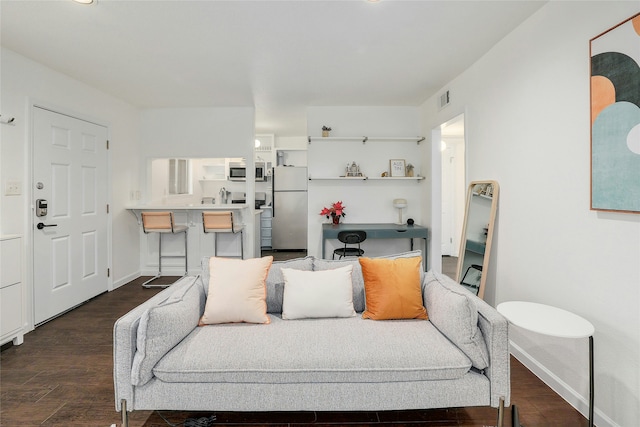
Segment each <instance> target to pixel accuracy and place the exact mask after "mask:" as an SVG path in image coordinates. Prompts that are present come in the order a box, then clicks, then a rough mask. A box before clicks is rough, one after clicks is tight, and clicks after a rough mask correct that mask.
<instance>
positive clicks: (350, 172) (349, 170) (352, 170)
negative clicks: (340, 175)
mask: <svg viewBox="0 0 640 427" xmlns="http://www.w3.org/2000/svg"><path fill="white" fill-rule="evenodd" d="M344 176H346V177H349V176H364V175H363V174H362V172H360V166H358V164H357V163H356V162H355V161H354V162H352V163H351V164H349V163H347V167H346V168H345V169H344Z"/></svg>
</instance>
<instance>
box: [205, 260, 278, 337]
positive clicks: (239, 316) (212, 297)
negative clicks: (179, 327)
mask: <svg viewBox="0 0 640 427" xmlns="http://www.w3.org/2000/svg"><path fill="white" fill-rule="evenodd" d="M272 262H273V257H272V256H267V257H263V258H250V259H233V258H218V257H211V259H210V260H209V271H210V274H211V277H210V278H209V292H208V294H207V304H206V305H205V308H204V314H203V315H202V318H201V319H200V323H201V324H202V325H211V324H215V323H230V322H248V323H269V317H268V316H267V288H266V285H265V281H266V279H267V274H268V273H269V267H271V263H272Z"/></svg>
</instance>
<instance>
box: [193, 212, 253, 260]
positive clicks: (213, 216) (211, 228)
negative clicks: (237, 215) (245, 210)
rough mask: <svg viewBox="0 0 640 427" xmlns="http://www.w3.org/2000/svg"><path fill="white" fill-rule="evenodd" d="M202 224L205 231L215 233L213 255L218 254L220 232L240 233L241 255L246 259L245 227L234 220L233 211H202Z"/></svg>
mask: <svg viewBox="0 0 640 427" xmlns="http://www.w3.org/2000/svg"><path fill="white" fill-rule="evenodd" d="M202 225H203V226H204V232H205V233H215V236H214V238H213V255H214V256H218V233H234V234H235V233H240V257H241V258H242V259H244V234H243V232H244V228H243V226H242V225H237V224H236V223H235V222H234V221H233V212H232V211H209V212H202Z"/></svg>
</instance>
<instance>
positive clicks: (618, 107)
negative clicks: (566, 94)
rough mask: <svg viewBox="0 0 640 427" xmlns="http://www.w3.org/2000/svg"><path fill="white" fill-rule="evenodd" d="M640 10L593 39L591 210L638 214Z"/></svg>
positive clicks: (639, 210)
mask: <svg viewBox="0 0 640 427" xmlns="http://www.w3.org/2000/svg"><path fill="white" fill-rule="evenodd" d="M638 46H640V13H639V14H636V15H635V16H632V17H631V18H629V19H627V20H626V21H623V22H621V23H620V24H618V25H616V26H615V27H613V28H611V29H609V30H607V31H605V32H604V33H602V34H600V35H598V36H596V37H594V38H593V39H591V40H590V42H589V52H590V59H591V209H592V210H602V211H615V212H630V213H640V49H638Z"/></svg>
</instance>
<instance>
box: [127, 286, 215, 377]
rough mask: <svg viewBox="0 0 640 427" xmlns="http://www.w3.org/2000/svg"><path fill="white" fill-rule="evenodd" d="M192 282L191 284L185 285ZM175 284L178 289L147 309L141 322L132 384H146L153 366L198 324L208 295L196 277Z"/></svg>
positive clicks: (151, 375)
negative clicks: (204, 293) (203, 292)
mask: <svg viewBox="0 0 640 427" xmlns="http://www.w3.org/2000/svg"><path fill="white" fill-rule="evenodd" d="M187 281H191V284H190V285H187V286H186V287H182V286H181V284H182V283H184V282H187ZM173 286H175V287H177V288H178V291H177V292H174V293H173V294H171V295H170V296H169V297H168V298H167V299H166V300H165V301H164V302H162V303H160V304H159V305H157V306H154V307H151V308H149V309H147V310H145V312H144V313H142V316H141V317H140V323H139V325H138V334H137V343H136V353H135V356H134V358H133V364H132V366H131V383H132V384H133V385H143V384H146V383H147V382H148V381H149V380H150V379H151V378H152V377H153V373H152V371H151V369H152V368H153V367H154V366H155V364H156V363H158V360H160V358H161V357H162V356H164V355H165V354H166V353H167V352H168V351H169V350H170V349H171V348H173V347H174V346H175V345H176V344H177V343H179V342H180V341H181V340H182V339H183V338H184V337H185V336H187V334H188V333H189V332H190V331H191V330H193V329H194V328H195V327H196V326H197V325H198V318H199V317H200V312H201V308H202V305H203V303H204V297H203V295H202V293H201V292H200V286H201V285H200V284H199V283H197V279H196V278H195V277H185V278H182V279H180V280H179V281H178V282H177V283H175V284H174V285H173Z"/></svg>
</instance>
